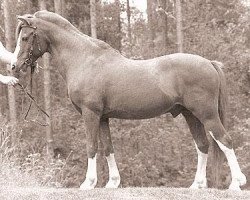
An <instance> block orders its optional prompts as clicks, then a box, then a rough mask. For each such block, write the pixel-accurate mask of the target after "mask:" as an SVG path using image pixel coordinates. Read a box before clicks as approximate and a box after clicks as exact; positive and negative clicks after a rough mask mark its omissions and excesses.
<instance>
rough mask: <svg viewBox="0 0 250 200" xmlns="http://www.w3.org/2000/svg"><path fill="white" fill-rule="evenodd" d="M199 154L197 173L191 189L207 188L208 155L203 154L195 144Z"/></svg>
mask: <svg viewBox="0 0 250 200" xmlns="http://www.w3.org/2000/svg"><path fill="white" fill-rule="evenodd" d="M195 147H196V150H197V154H198V164H197V171H196V174H195V178H194V182H193V184H192V185H191V186H190V188H191V189H200V188H207V178H206V167H207V157H208V154H205V153H202V152H201V151H200V150H199V149H198V147H197V144H196V143H195Z"/></svg>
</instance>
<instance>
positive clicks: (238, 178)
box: [204, 115, 246, 190]
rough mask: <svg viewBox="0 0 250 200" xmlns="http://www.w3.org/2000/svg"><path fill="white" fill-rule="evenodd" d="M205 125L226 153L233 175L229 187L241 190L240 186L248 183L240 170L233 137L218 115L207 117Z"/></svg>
mask: <svg viewBox="0 0 250 200" xmlns="http://www.w3.org/2000/svg"><path fill="white" fill-rule="evenodd" d="M204 126H205V129H206V131H207V132H209V133H210V135H211V136H212V138H213V139H214V140H215V141H216V143H217V144H218V146H219V147H220V149H221V150H222V151H223V152H224V154H225V155H226V158H227V161H228V164H229V167H230V170H231V175H232V182H231V184H230V186H229V189H232V190H240V186H242V185H244V184H245V183H246V177H245V175H244V174H243V173H242V172H241V170H240V166H239V163H238V161H237V158H236V155H235V153H234V150H233V145H232V139H231V137H230V136H229V135H228V134H227V133H226V131H225V128H224V126H223V125H222V123H221V121H220V118H219V116H218V115H215V116H214V117H210V118H209V119H205V120H204Z"/></svg>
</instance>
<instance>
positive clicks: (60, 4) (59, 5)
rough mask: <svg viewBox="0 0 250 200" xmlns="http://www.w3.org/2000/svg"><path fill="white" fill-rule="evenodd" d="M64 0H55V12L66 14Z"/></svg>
mask: <svg viewBox="0 0 250 200" xmlns="http://www.w3.org/2000/svg"><path fill="white" fill-rule="evenodd" d="M64 4H65V2H64V0H54V6H55V13H57V14H59V15H61V16H64Z"/></svg>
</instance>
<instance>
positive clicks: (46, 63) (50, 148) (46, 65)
mask: <svg viewBox="0 0 250 200" xmlns="http://www.w3.org/2000/svg"><path fill="white" fill-rule="evenodd" d="M40 10H46V2H45V0H41V1H40ZM43 73H44V74H43V76H44V104H45V111H46V112H47V113H48V114H49V116H50V117H51V99H50V93H51V88H50V84H51V83H50V82H51V81H50V59H49V54H47V53H46V54H44V55H43ZM45 117H46V123H47V124H48V126H46V141H47V154H48V156H49V157H50V158H53V156H54V138H53V133H52V126H51V120H50V118H48V117H47V116H45Z"/></svg>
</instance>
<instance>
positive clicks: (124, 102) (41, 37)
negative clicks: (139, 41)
mask: <svg viewBox="0 0 250 200" xmlns="http://www.w3.org/2000/svg"><path fill="white" fill-rule="evenodd" d="M18 18H19V20H21V22H20V23H19V25H18V27H17V36H18V42H17V47H16V50H15V53H14V54H15V56H16V57H15V58H14V59H13V60H12V67H13V70H14V73H15V75H16V76H17V77H19V76H20V74H23V75H25V73H26V71H27V68H29V67H32V66H33V64H32V63H34V62H35V61H36V60H37V59H38V58H39V57H41V56H42V55H43V54H44V53H45V52H49V53H50V54H51V56H52V62H53V65H54V66H56V67H57V68H58V71H59V72H60V74H61V75H62V77H63V78H64V80H65V81H66V84H67V89H68V94H69V97H70V99H71V101H72V103H73V105H74V106H75V108H76V109H77V110H78V111H79V112H80V113H81V114H82V117H83V118H84V120H85V126H86V134H87V155H88V168H87V173H86V179H85V181H84V182H83V183H82V184H81V186H80V188H81V189H91V188H94V187H95V185H96V183H97V172H96V154H97V150H98V138H99V139H100V142H101V144H102V145H103V147H104V152H105V156H106V158H107V162H108V167H109V181H108V183H107V185H106V187H107V188H117V187H118V186H119V184H120V175H119V171H118V168H117V165H116V162H115V157H114V149H113V146H112V141H111V136H110V129H109V118H120V119H147V118H152V117H156V116H159V115H162V114H165V113H168V112H169V113H171V114H172V115H173V116H174V117H175V116H177V115H179V114H182V115H183V116H184V117H185V119H186V121H187V123H188V125H189V128H190V131H191V133H192V136H193V139H194V142H195V146H196V149H197V152H198V165H197V172H196V175H195V179H194V182H193V184H192V185H191V188H206V187H207V179H206V165H207V155H208V147H209V142H208V139H207V136H206V133H209V134H210V135H211V136H212V138H213V140H212V141H213V142H214V144H216V145H214V146H215V151H214V152H215V154H216V153H217V154H216V155H220V154H218V152H219V151H220V149H221V150H222V151H223V152H224V153H225V155H226V158H227V160H228V163H229V166H230V169H231V174H232V183H231V185H230V187H229V188H230V189H234V190H240V186H241V185H243V184H245V183H246V177H245V175H244V174H243V173H242V172H241V170H240V167H239V164H238V162H237V159H236V156H235V153H234V150H233V148H232V140H231V138H230V136H229V135H228V134H227V133H226V131H225V128H224V125H223V124H224V122H225V108H226V107H225V104H226V92H225V90H226V88H225V87H226V83H225V77H224V74H223V72H222V70H221V66H222V64H221V63H219V62H216V61H210V60H207V59H205V58H203V57H200V56H197V55H191V54H181V53H178V54H171V55H166V56H162V57H158V58H154V59H150V60H131V59H127V58H125V57H123V56H122V55H121V54H120V53H119V52H117V51H116V50H114V49H113V48H111V47H110V46H109V45H108V44H106V43H105V42H102V41H100V40H97V39H93V38H91V37H89V36H87V35H84V34H82V33H81V32H80V31H79V30H78V29H76V28H75V27H74V26H73V25H72V24H71V23H70V22H69V21H67V20H66V19H64V18H63V17H61V16H60V15H57V14H55V13H51V12H48V11H39V12H36V13H35V14H34V15H24V16H21V17H18ZM20 72H22V73H20ZM219 160H220V159H219V157H217V160H216V162H219ZM219 165H220V163H219ZM214 168H215V169H216V165H215V166H214ZM217 175H219V174H217Z"/></svg>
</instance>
